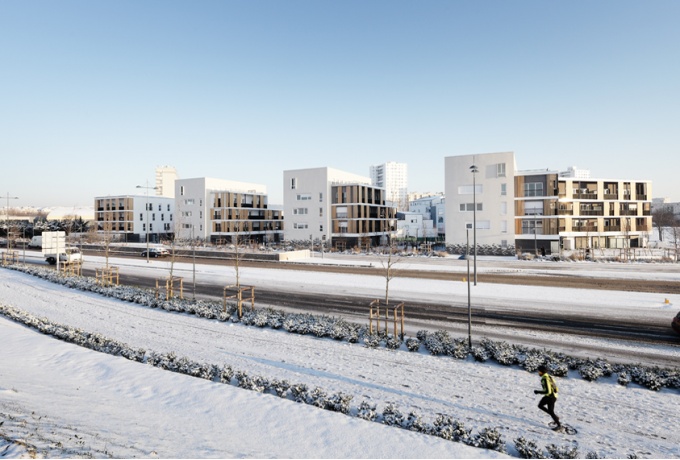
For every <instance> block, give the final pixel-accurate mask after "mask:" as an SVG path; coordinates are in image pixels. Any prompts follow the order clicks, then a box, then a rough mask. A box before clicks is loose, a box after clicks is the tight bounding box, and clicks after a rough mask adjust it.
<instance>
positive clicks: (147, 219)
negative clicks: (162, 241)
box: [137, 179, 158, 264]
mask: <svg viewBox="0 0 680 460" xmlns="http://www.w3.org/2000/svg"><path fill="white" fill-rule="evenodd" d="M137 188H144V189H146V263H147V264H148V263H149V262H151V261H150V260H149V226H150V225H149V190H157V189H158V187H149V180H148V179H147V181H146V186H144V185H138V186H137Z"/></svg>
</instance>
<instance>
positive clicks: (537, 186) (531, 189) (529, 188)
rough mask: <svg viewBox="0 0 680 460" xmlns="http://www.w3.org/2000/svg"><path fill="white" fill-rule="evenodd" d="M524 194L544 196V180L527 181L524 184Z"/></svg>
mask: <svg viewBox="0 0 680 460" xmlns="http://www.w3.org/2000/svg"><path fill="white" fill-rule="evenodd" d="M524 196H544V195H543V182H527V183H525V184H524Z"/></svg>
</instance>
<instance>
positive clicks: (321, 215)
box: [319, 208, 323, 217]
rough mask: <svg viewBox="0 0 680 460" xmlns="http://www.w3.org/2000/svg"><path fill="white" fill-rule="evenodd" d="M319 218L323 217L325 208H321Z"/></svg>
mask: <svg viewBox="0 0 680 460" xmlns="http://www.w3.org/2000/svg"><path fill="white" fill-rule="evenodd" d="M319 217H323V208H319Z"/></svg>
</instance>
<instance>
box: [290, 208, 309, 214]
mask: <svg viewBox="0 0 680 460" xmlns="http://www.w3.org/2000/svg"><path fill="white" fill-rule="evenodd" d="M293 214H307V208H295V209H293Z"/></svg>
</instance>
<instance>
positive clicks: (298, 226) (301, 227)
mask: <svg viewBox="0 0 680 460" xmlns="http://www.w3.org/2000/svg"><path fill="white" fill-rule="evenodd" d="M293 228H295V229H298V230H304V229H306V228H309V226H308V225H307V224H305V223H298V222H294V223H293Z"/></svg>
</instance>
